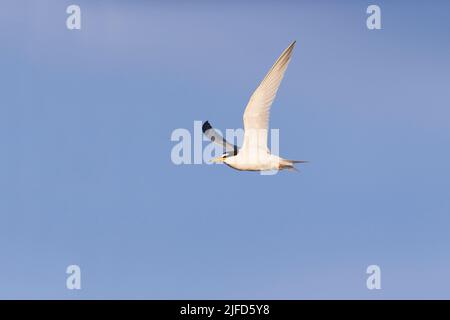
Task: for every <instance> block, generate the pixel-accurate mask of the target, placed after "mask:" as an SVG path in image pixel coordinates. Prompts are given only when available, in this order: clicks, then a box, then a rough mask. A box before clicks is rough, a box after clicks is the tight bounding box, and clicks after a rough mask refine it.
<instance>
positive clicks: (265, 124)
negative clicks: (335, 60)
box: [241, 41, 295, 151]
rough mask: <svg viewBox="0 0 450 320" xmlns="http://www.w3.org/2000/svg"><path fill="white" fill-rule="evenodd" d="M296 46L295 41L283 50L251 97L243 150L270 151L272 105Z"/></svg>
mask: <svg viewBox="0 0 450 320" xmlns="http://www.w3.org/2000/svg"><path fill="white" fill-rule="evenodd" d="M294 46H295V41H294V42H292V43H291V44H290V45H289V47H288V48H287V49H286V50H284V51H283V53H282V54H281V56H280V57H279V58H278V60H277V61H276V62H275V64H274V65H273V66H272V68H271V69H270V70H269V72H268V73H267V75H266V76H265V77H264V79H263V81H262V82H261V84H260V85H259V87H258V88H257V89H256V90H255V92H254V93H253V95H252V96H251V97H250V100H249V102H248V104H247V107H246V108H245V112H244V130H245V133H244V143H243V145H242V148H241V151H244V150H245V151H249V150H248V149H249V148H252V149H253V148H255V147H256V148H257V149H258V150H260V151H261V150H264V149H265V150H267V151H268V148H267V131H268V128H269V116H270V107H271V106H272V102H273V100H274V99H275V96H276V94H277V91H278V87H279V86H280V83H281V80H282V79H283V76H284V73H285V71H286V69H287V67H288V64H289V61H290V60H291V55H292V51H293V50H294ZM250 145H252V146H250Z"/></svg>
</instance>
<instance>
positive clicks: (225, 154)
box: [211, 152, 231, 163]
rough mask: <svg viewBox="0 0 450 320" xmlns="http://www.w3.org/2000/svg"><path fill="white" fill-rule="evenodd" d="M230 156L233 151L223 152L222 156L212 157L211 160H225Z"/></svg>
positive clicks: (216, 161) (217, 161)
mask: <svg viewBox="0 0 450 320" xmlns="http://www.w3.org/2000/svg"><path fill="white" fill-rule="evenodd" d="M229 156H231V153H229V152H225V153H223V154H222V155H221V156H220V157H217V158H213V159H211V162H214V163H221V162H225V160H226V159H227V158H228V157H229Z"/></svg>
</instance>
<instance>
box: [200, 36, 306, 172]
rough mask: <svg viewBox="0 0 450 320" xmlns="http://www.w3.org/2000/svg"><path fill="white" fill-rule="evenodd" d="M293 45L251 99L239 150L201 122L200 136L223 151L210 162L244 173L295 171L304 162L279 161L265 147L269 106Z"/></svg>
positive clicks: (279, 59)
mask: <svg viewBox="0 0 450 320" xmlns="http://www.w3.org/2000/svg"><path fill="white" fill-rule="evenodd" d="M294 46H295V41H294V42H292V43H291V44H290V45H289V47H288V48H287V49H286V50H284V51H283V53H282V54H281V56H280V57H279V58H278V60H277V61H276V62H275V64H274V65H273V66H272V68H270V70H269V72H268V73H267V74H266V76H265V77H264V79H263V80H262V82H261V83H260V85H259V86H258V88H257V89H256V90H255V92H253V95H252V96H251V97H250V100H249V102H248V104H247V107H246V108H245V112H244V139H243V144H242V147H241V148H238V147H237V146H236V145H234V144H231V143H229V142H228V141H226V140H225V138H224V137H222V136H221V135H220V134H219V133H218V132H217V131H216V130H214V128H213V127H212V126H211V124H210V123H209V122H208V121H206V122H204V123H203V126H202V130H203V133H204V134H205V135H206V136H207V137H208V138H209V139H211V141H213V142H215V143H218V144H221V145H222V146H223V147H224V151H225V152H224V153H223V154H222V155H221V156H220V157H217V158H214V159H212V160H211V161H212V162H216V163H217V162H223V163H225V164H227V165H228V166H230V167H231V168H234V169H237V170H244V171H267V170H283V169H291V170H295V167H294V164H295V163H305V162H307V161H304V160H287V159H283V158H280V157H278V156H276V155H273V154H271V153H270V150H269V148H268V147H267V133H268V129H269V113H270V107H271V106H272V103H273V100H274V99H275V96H276V94H277V91H278V87H279V86H280V83H281V80H282V79H283V76H284V73H285V72H286V69H287V67H288V64H289V61H290V60H291V56H292V52H293V50H294Z"/></svg>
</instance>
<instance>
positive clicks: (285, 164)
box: [279, 159, 309, 171]
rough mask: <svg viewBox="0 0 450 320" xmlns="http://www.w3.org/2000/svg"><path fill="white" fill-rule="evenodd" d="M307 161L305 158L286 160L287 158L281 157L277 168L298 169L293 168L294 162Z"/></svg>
mask: <svg viewBox="0 0 450 320" xmlns="http://www.w3.org/2000/svg"><path fill="white" fill-rule="evenodd" d="M308 162H309V161H306V160H288V159H281V160H280V164H279V170H283V169H289V171H299V170H297V168H295V166H294V164H295V163H308Z"/></svg>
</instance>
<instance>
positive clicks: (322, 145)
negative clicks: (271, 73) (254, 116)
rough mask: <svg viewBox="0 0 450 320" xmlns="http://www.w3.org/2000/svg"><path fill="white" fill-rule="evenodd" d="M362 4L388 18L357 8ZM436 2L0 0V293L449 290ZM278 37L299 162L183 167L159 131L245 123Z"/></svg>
mask: <svg viewBox="0 0 450 320" xmlns="http://www.w3.org/2000/svg"><path fill="white" fill-rule="evenodd" d="M72 3H76V4H78V5H80V7H81V11H82V29H81V30H79V31H69V30H67V29H66V27H65V20H66V17H67V14H66V12H65V11H66V7H67V6H68V5H69V4H72ZM373 3H375V4H378V5H379V6H380V7H381V12H382V30H375V31H370V30H368V29H367V28H366V23H365V20H366V17H367V14H366V8H367V6H368V5H369V4H373ZM449 12H450V4H449V3H448V2H445V1H435V2H433V5H432V6H430V5H429V4H428V5H427V2H425V1H376V2H369V1H342V2H340V4H339V5H338V4H337V3H336V2H332V1H298V2H294V1H292V2H288V1H286V2H276V3H275V1H263V2H258V4H257V5H256V4H255V3H254V2H251V1H239V2H237V1H235V2H229V1H222V2H220V3H218V2H214V3H208V2H207V1H198V2H193V1H180V2H176V1H172V2H163V1H154V2H152V1H148V2H145V1H127V2H125V1H113V0H111V1H106V0H104V1H95V2H93V1H76V2H69V1H56V0H55V1H10V0H8V1H2V3H1V5H0V46H1V50H0V70H1V73H0V74H1V76H0V85H1V88H2V93H1V95H0V146H1V151H0V155H1V156H0V194H1V195H2V197H1V199H2V200H1V201H0V253H1V259H0V298H43V299H46V298H60V299H80V298H94V299H98V298H113V299H116V298H125V299H130V298H138V299H145V298H149V299H173V298H177V299H183V298H186V299H190V298H191V299H196V298H203V299H217V298H223V299H228V298H235V299H239V298H256V299H258V298H267V299H271V298H273V299H310V298H327V299H328V298H344V299H345V298H362V299H380V298H388V299H390V298H450V273H449V270H450V232H449V230H450V228H449V227H450V171H449V163H450V148H449V144H450V121H449V118H450V110H449V105H450V104H449V101H450V90H448V89H449V84H450V61H449V56H450V42H449V41H448V35H449V31H450V21H449V20H448V13H449ZM292 40H297V46H296V49H295V52H294V56H293V59H292V61H291V63H290V66H289V69H288V71H287V74H286V77H285V79H284V81H283V83H282V85H281V88H280V90H279V93H278V96H277V99H276V100H275V103H274V105H273V108H272V114H271V126H272V127H273V128H279V129H280V154H281V155H282V156H284V157H286V158H293V159H308V160H310V161H311V163H310V164H308V165H305V166H302V167H301V171H302V172H301V173H300V174H296V173H290V172H281V173H279V174H277V175H275V176H261V175H259V174H255V173H247V172H238V171H234V170H231V169H230V168H228V167H226V166H224V165H181V166H175V165H174V164H173V163H172V162H171V159H170V152H171V149H172V147H173V146H174V145H175V143H174V142H171V141H170V135H171V133H172V131H173V130H174V129H176V128H187V129H189V130H192V128H193V121H194V120H206V119H208V120H210V121H211V123H212V124H213V125H214V126H216V127H218V128H219V129H221V130H224V129H225V128H240V127H241V126H242V113H243V110H244V107H245V105H246V103H247V100H248V98H249V97H250V95H251V93H252V91H253V90H254V89H255V88H256V86H257V85H258V83H259V81H260V80H261V79H262V77H263V76H264V75H265V73H266V72H267V70H268V69H269V68H270V66H271V65H272V63H273V62H274V61H275V59H276V58H277V57H278V55H279V54H280V53H281V52H282V51H283V49H284V48H286V46H287V45H288V44H289V43H290V42H291V41H292ZM205 145H206V144H205ZM71 264H77V265H79V266H80V267H81V272H82V290H79V291H77V290H67V289H66V287H65V284H66V277H67V275H66V273H65V270H66V267H67V266H68V265H71ZM371 264H377V265H379V266H380V267H381V272H382V280H381V281H382V289H381V290H378V291H377V290H372V291H369V290H368V289H367V288H366V278H367V275H366V273H365V271H366V268H367V266H368V265H371Z"/></svg>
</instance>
